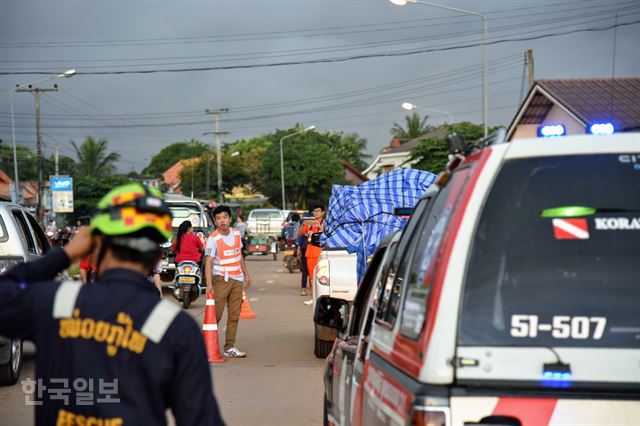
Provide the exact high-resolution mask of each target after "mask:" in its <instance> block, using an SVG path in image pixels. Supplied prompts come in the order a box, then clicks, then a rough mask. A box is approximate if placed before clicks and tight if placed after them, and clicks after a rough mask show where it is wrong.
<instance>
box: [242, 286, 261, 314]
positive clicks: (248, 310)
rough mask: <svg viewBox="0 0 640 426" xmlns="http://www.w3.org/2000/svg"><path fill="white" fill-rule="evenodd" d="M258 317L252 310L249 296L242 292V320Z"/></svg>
mask: <svg viewBox="0 0 640 426" xmlns="http://www.w3.org/2000/svg"><path fill="white" fill-rule="evenodd" d="M256 316H257V315H256V313H255V312H253V311H252V310H251V306H249V299H247V295H246V294H245V293H244V290H242V309H241V310H240V318H241V319H250V318H255V317H256Z"/></svg>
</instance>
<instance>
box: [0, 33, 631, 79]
mask: <svg viewBox="0 0 640 426" xmlns="http://www.w3.org/2000/svg"><path fill="white" fill-rule="evenodd" d="M638 23H640V20H635V21H631V22H624V23H618V24H610V25H604V26H600V27H592V28H581V29H575V30H567V31H558V32H553V33H546V34H539V35H532V36H526V37H514V38H508V39H499V40H493V41H488V42H487V45H498V44H503V43H512V42H520V41H532V40H541V39H545V38H550V37H559V36H564V35H569V34H578V33H585V32H600V31H608V30H611V29H613V28H619V27H625V26H630V25H636V24H638ZM482 45H483V44H482V43H481V42H475V43H468V44H461V45H457V46H447V47H437V48H427V49H415V50H408V51H403V52H381V53H370V54H361V55H352V56H344V57H335V58H320V59H309V60H298V61H284V62H272V63H265V64H246V65H240V64H238V65H221V66H215V67H194V68H174V69H147V70H119V71H79V72H78V73H77V75H124V74H158V73H183V72H198V71H221V70H233V69H253V68H272V67H281V66H291V65H308V64H320V63H337V62H348V61H354V60H361V59H371V58H384V57H399V56H410V55H417V54H424V53H432V52H443V51H451V50H458V49H467V48H472V47H478V46H482ZM52 73H53V71H36V70H31V71H0V75H41V74H46V75H49V74H52Z"/></svg>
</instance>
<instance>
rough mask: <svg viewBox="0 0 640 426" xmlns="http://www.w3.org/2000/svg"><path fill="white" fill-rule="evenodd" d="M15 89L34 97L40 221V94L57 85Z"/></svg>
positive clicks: (42, 181)
mask: <svg viewBox="0 0 640 426" xmlns="http://www.w3.org/2000/svg"><path fill="white" fill-rule="evenodd" d="M15 90H16V92H29V93H33V95H34V96H35V98H36V160H37V168H38V204H37V210H36V211H37V213H38V219H39V220H40V221H41V222H42V221H43V220H44V202H43V199H42V198H43V196H42V194H43V189H44V188H43V186H44V179H43V177H42V140H41V138H40V96H42V94H43V93H45V92H57V91H58V85H57V84H54V85H53V87H47V88H44V89H42V88H40V87H32V86H31V85H29V86H27V87H24V88H23V87H17V88H16V89H15Z"/></svg>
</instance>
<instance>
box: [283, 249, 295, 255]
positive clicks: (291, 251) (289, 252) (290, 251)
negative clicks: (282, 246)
mask: <svg viewBox="0 0 640 426" xmlns="http://www.w3.org/2000/svg"><path fill="white" fill-rule="evenodd" d="M284 255H285V256H293V250H286V251H285V252H284Z"/></svg>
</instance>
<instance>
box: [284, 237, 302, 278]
mask: <svg viewBox="0 0 640 426" xmlns="http://www.w3.org/2000/svg"><path fill="white" fill-rule="evenodd" d="M297 250H298V244H297V243H296V240H290V239H288V240H286V242H285V245H284V256H283V257H282V264H283V266H284V267H285V268H287V269H288V270H289V273H290V274H293V272H294V271H296V270H299V269H300V267H301V266H302V265H301V261H300V258H299V257H298V256H297V253H296V252H297Z"/></svg>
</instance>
